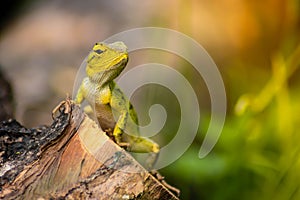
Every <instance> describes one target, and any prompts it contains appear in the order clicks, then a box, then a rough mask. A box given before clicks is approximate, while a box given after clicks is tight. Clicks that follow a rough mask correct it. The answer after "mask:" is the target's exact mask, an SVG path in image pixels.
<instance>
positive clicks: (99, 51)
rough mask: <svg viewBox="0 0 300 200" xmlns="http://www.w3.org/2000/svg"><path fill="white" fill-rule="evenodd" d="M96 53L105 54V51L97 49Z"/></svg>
mask: <svg viewBox="0 0 300 200" xmlns="http://www.w3.org/2000/svg"><path fill="white" fill-rule="evenodd" d="M94 52H96V53H97V54H101V53H103V51H102V50H101V49H96V50H94Z"/></svg>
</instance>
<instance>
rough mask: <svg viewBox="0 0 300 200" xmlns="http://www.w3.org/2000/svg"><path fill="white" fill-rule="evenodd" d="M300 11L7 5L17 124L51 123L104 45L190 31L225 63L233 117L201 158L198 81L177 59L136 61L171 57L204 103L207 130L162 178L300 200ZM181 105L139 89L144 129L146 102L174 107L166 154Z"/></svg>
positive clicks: (4, 38)
mask: <svg viewBox="0 0 300 200" xmlns="http://www.w3.org/2000/svg"><path fill="white" fill-rule="evenodd" d="M299 15H300V2H299V1H298V0H272V1H271V0H267V1H250V0H230V1H229V0H218V1H217V0H212V1H207V0H185V1H183V0H177V1H171V0H166V1H161V2H158V1H143V2H142V3H141V2H140V1H139V2H138V1H129V0H123V1H122V2H120V1H117V0H110V1H93V0H87V1H79V0H72V1H71V0H52V1H39V0H19V1H10V2H8V3H7V6H1V20H0V65H1V69H2V71H3V72H4V73H5V74H6V76H7V79H8V80H10V82H11V84H12V88H13V91H14V102H15V118H16V119H17V120H18V121H20V122H21V123H23V124H24V125H25V126H27V127H34V126H38V125H41V124H51V122H52V119H51V114H50V113H51V111H52V109H53V108H54V107H55V106H56V105H57V104H58V103H59V102H60V101H61V100H63V99H64V98H65V97H66V93H69V94H72V90H73V84H74V79H75V76H76V73H77V70H78V68H79V66H80V65H81V62H82V61H83V59H84V58H85V56H86V55H87V54H88V52H89V50H90V49H91V47H92V46H93V44H94V43H95V42H97V41H101V40H105V39H106V38H108V37H109V36H111V35H113V34H115V33H118V32H121V31H125V30H128V29H131V28H136V27H144V26H158V27H164V28H170V29H174V30H177V31H180V32H182V33H184V34H187V35H188V36H190V37H192V38H194V39H195V40H196V41H197V42H199V43H200V44H201V45H203V47H204V48H205V49H206V50H207V51H208V53H209V54H210V55H211V57H212V58H213V59H214V61H215V62H216V64H217V66H218V67H219V70H220V72H221V74H222V77H223V80H224V83H225V87H226V94H227V101H228V102H227V106H228V110H227V118H226V122H225V126H224V129H223V132H222V135H221V137H220V139H219V141H218V143H217V145H216V146H215V148H214V149H213V151H212V152H211V153H210V154H209V155H208V156H207V157H205V158H204V159H199V158H198V152H199V149H200V146H201V144H202V141H203V137H204V136H205V135H204V134H205V132H206V129H207V126H208V124H209V120H210V99H209V94H208V92H207V88H206V86H205V84H204V83H203V80H202V78H201V76H200V75H195V71H193V69H192V67H191V66H189V64H188V63H186V62H184V61H183V60H179V61H178V58H177V57H176V56H172V55H169V54H164V53H157V52H151V51H149V52H147V51H143V52H133V53H131V55H130V63H129V66H128V68H130V67H134V66H135V65H136V64H137V63H144V62H146V61H147V62H150V61H152V60H154V59H155V61H158V60H159V59H165V58H167V60H168V64H169V66H174V68H176V69H177V70H178V71H180V72H181V73H182V74H184V76H185V77H186V78H187V79H188V80H189V81H190V82H191V84H192V85H193V87H194V90H195V92H196V93H197V96H198V98H199V99H198V100H199V104H200V105H199V107H200V109H201V121H200V127H199V133H198V134H197V136H196V138H195V140H194V142H193V144H192V145H191V146H190V148H189V149H188V150H187V151H186V152H185V153H184V155H183V156H182V157H181V158H180V159H178V160H177V161H176V162H174V163H173V164H171V165H170V166H168V167H166V168H164V169H162V170H161V173H162V174H163V175H164V176H165V177H166V180H167V181H168V182H169V183H170V184H171V185H174V186H176V187H178V188H179V189H180V190H181V198H182V199H209V200H215V199H216V200H217V199H278V200H279V199H280V200H281V199H282V200H285V199H300V182H299V180H300V159H299V157H300V152H299V150H300V149H299V147H300V145H299V142H298V141H299V139H300V134H299V132H298V131H297V124H299V123H300V115H299V114H297V113H299V111H300V93H299V91H300V79H299V75H300V71H299V69H298V68H299V64H300V37H299V36H300V16H299ZM145 55H146V56H145ZM159 56H161V57H159ZM137 78H138V77H137ZM175 98H176V97H175V96H174V94H172V93H171V92H170V91H168V90H167V88H163V87H159V86H155V87H150V86H145V87H143V88H140V89H139V90H138V91H137V92H136V93H135V95H134V98H133V102H134V105H135V106H136V107H137V111H138V113H139V116H140V118H141V121H142V123H146V122H147V120H148V119H147V117H144V116H147V108H148V106H149V105H151V104H153V103H161V104H162V105H164V106H165V107H166V110H167V111H168V120H167V123H166V125H165V127H164V128H163V130H162V134H159V136H158V137H156V139H155V140H156V141H158V142H159V143H160V145H161V146H163V145H164V144H167V143H168V141H170V140H171V139H172V137H173V136H174V135H172V134H171V133H176V129H177V128H178V122H179V121H178V120H179V119H180V110H179V106H180V105H178V102H177V101H175V100H174V99H175ZM170 102H174V103H170ZM186 103H189V102H188V100H187V102H186ZM143 109H144V110H146V111H143ZM144 112H146V113H144ZM144 118H145V119H144ZM163 132H164V133H169V134H163Z"/></svg>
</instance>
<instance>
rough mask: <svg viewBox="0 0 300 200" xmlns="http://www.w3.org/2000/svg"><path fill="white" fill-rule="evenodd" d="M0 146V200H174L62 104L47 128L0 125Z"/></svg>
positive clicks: (74, 107) (68, 105)
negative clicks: (39, 199)
mask: <svg viewBox="0 0 300 200" xmlns="http://www.w3.org/2000/svg"><path fill="white" fill-rule="evenodd" d="M12 127H13V128H12ZM24 135H25V136H24ZM20 138H22V139H20ZM0 141H1V151H0V156H1V160H0V177H1V182H0V183H1V184H0V186H1V188H2V189H1V191H0V198H1V199H38V198H41V199H167V200H173V199H174V200H175V199H178V198H177V197H176V196H175V195H173V194H172V193H171V192H170V191H169V190H168V189H167V188H166V187H165V186H164V185H163V184H161V182H159V181H158V180H157V179H155V178H154V177H153V176H152V175H151V174H150V173H148V171H146V170H145V169H144V168H143V167H142V166H141V165H140V164H139V163H137V162H136V161H135V160H134V159H133V158H132V157H131V156H130V154H128V153H127V152H126V151H124V150H123V149H122V148H120V147H119V146H118V145H116V144H115V143H114V142H113V141H112V140H110V139H109V138H108V137H107V136H106V134H105V133H104V132H103V131H102V130H101V129H99V128H98V126H97V124H96V123H95V122H94V121H92V120H91V119H89V118H88V117H87V116H86V115H85V114H84V113H83V112H82V111H81V110H80V108H79V107H78V106H77V105H74V104H72V103H71V102H70V101H68V100H67V101H65V102H63V103H62V104H61V105H60V107H59V116H58V117H56V118H55V119H54V122H53V124H52V125H51V126H50V127H42V128H40V129H26V128H24V127H22V126H21V125H19V124H18V123H17V122H16V121H13V120H10V121H8V122H2V124H1V125H0ZM12 143H13V144H14V145H15V146H13V147H11V144H12ZM16 146H18V147H19V148H18V150H17V149H16V148H15V147H16ZM18 152H19V153H18Z"/></svg>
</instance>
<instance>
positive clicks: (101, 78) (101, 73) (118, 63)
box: [86, 42, 128, 84]
mask: <svg viewBox="0 0 300 200" xmlns="http://www.w3.org/2000/svg"><path fill="white" fill-rule="evenodd" d="M127 62H128V53H127V47H126V45H125V44H124V43H123V42H114V43H111V44H105V43H96V44H95V45H94V47H93V49H92V51H91V52H90V54H89V55H88V57H87V66H86V73H87V75H88V77H89V78H90V79H91V80H93V81H97V82H100V84H104V83H106V82H108V81H112V80H113V79H115V78H116V77H117V76H118V75H119V74H120V73H121V72H122V70H123V69H124V68H125V66H126V64H127Z"/></svg>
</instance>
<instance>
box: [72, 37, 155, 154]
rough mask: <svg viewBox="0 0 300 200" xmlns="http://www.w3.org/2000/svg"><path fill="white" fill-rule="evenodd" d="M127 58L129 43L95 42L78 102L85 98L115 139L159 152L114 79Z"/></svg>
mask: <svg viewBox="0 0 300 200" xmlns="http://www.w3.org/2000/svg"><path fill="white" fill-rule="evenodd" d="M127 62H128V53H127V47H126V46H125V44H124V43H123V42H115V43H112V44H105V43H96V44H95V45H94V47H93V49H92V51H91V52H90V54H89V55H88V57H87V65H86V74H87V77H86V78H84V79H83V81H82V83H81V86H80V88H79V90H78V92H77V96H76V98H75V102H76V103H78V104H80V103H82V101H83V100H84V99H86V100H87V102H88V103H89V105H90V107H91V108H93V109H92V110H93V112H94V114H95V116H96V117H97V120H98V122H99V124H100V126H101V128H102V129H103V130H104V131H107V130H111V131H113V132H112V136H113V139H114V141H115V142H116V143H117V144H119V145H120V146H123V147H125V149H126V150H128V151H132V152H140V153H154V154H155V155H157V154H158V152H159V145H158V144H156V143H155V142H154V141H152V140H150V139H149V138H145V137H141V136H140V133H139V128H138V118H137V114H136V112H135V110H134V108H133V107H132V105H131V103H130V102H129V100H127V98H126V97H125V95H124V94H123V92H122V91H121V90H120V88H119V87H118V86H117V85H116V83H115V81H114V79H115V78H116V77H118V75H119V74H120V73H121V72H122V70H123V69H124V68H125V66H126V64H127ZM115 119H117V120H115ZM111 131H110V132H111Z"/></svg>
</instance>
